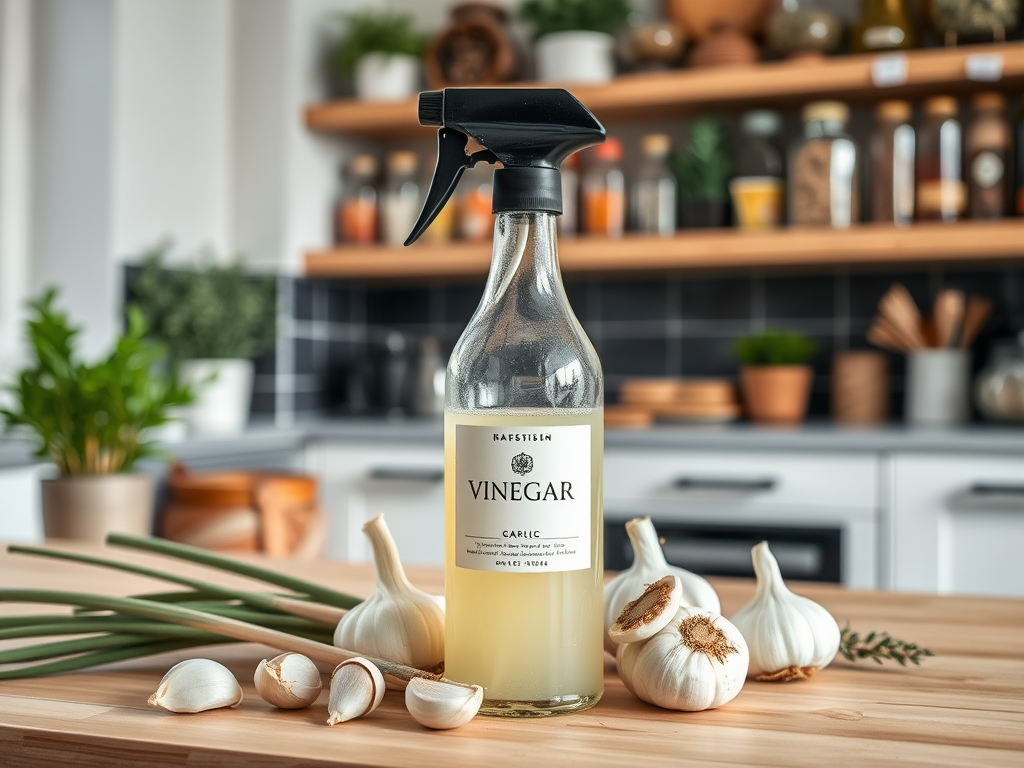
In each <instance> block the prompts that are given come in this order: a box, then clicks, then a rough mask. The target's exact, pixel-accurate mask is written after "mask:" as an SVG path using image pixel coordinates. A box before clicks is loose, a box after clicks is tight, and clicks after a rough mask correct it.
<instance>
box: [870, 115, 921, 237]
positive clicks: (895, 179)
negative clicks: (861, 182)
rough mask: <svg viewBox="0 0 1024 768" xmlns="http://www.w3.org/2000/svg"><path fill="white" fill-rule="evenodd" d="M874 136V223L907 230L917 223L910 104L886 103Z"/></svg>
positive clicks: (872, 187) (872, 147)
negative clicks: (909, 225) (887, 224)
mask: <svg viewBox="0 0 1024 768" xmlns="http://www.w3.org/2000/svg"><path fill="white" fill-rule="evenodd" d="M875 116H876V118H877V123H876V125H875V130H874V133H873V134H872V135H871V220H872V221H880V222H887V223H889V224H896V225H898V226H905V225H907V224H910V223H911V222H912V221H913V220H914V143H915V136H914V127H913V126H912V125H911V124H910V104H908V103H907V102H905V101H883V102H882V103H881V104H879V105H878V108H877V110H876V112H875Z"/></svg>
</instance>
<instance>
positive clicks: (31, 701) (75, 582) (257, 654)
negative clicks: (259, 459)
mask: <svg viewBox="0 0 1024 768" xmlns="http://www.w3.org/2000/svg"><path fill="white" fill-rule="evenodd" d="M62 546H64V547H65V548H69V549H77V550H79V551H89V548H88V547H84V546H71V545H66V544H65V545H62ZM91 551H93V552H95V551H96V550H95V549H93V550H91ZM116 556H118V557H122V558H124V559H127V560H130V561H132V562H137V563H143V564H151V565H156V567H161V566H163V567H166V564H167V563H168V561H167V560H161V559H160V558H156V557H153V556H148V555H142V554H135V553H124V552H122V551H120V550H119V551H118V552H117V555H116ZM158 561H159V563H158ZM275 567H277V568H279V569H280V570H282V571H285V572H290V573H294V574H296V575H301V576H303V577H304V578H309V579H315V580H318V581H322V582H323V583H326V584H331V585H332V586H335V587H336V588H338V589H342V590H343V591H348V592H351V593H354V594H364V595H365V594H369V593H370V591H371V590H372V588H373V579H374V577H373V571H372V567H370V566H364V565H358V566H356V565H348V564H344V563H337V562H296V561H278V562H277V563H276V565H275ZM175 570H177V571H178V572H180V573H182V574H192V575H197V576H200V575H201V576H202V577H204V578H207V579H208V580H213V579H211V578H210V573H211V572H210V571H209V570H207V569H203V568H200V567H198V566H189V565H180V566H175ZM408 572H409V576H410V578H411V579H412V581H413V582H414V583H416V584H417V585H419V586H420V587H422V588H424V589H426V590H427V591H429V592H434V593H440V592H441V591H442V573H441V572H440V570H437V569H427V568H409V569H408ZM216 580H218V581H221V582H224V583H226V584H238V585H251V582H246V581H245V580H243V579H236V578H234V577H219V578H217V579H216ZM712 582H713V583H714V585H715V587H716V589H718V591H719V594H720V596H721V598H722V606H723V608H724V611H725V615H726V616H731V615H732V614H733V613H735V611H736V610H737V609H738V608H739V607H740V606H741V605H742V604H743V603H745V602H746V601H747V600H748V599H749V597H750V596H751V594H752V593H753V583H752V582H749V581H745V580H730V579H713V580H712ZM0 587H19V588H28V587H31V588H44V589H72V590H76V591H93V592H105V593H109V594H131V593H138V592H141V591H162V590H165V589H167V586H166V585H165V584H163V583H157V582H153V581H151V580H148V579H144V578H140V577H134V576H129V575H126V574H117V573H111V572H107V571H104V570H101V569H98V568H91V567H88V566H80V565H75V564H73V563H64V562H54V561H48V560H43V559H38V558H30V557H25V556H20V555H19V556H16V555H8V554H0ZM796 591H797V592H800V593H803V594H806V595H807V596H809V597H811V598H813V599H815V600H817V601H818V602H820V603H822V604H823V605H824V606H825V607H826V608H828V609H829V610H830V611H831V612H832V614H833V615H834V616H835V617H836V618H837V620H838V621H839V623H840V625H841V626H842V625H843V624H844V622H846V621H847V620H848V621H849V622H850V624H851V626H852V627H853V628H854V629H856V630H858V631H860V632H867V631H871V630H884V631H888V632H889V633H891V634H892V635H894V636H895V637H899V638H902V639H905V640H909V641H912V642H916V643H918V644H919V645H922V646H925V647H927V648H930V649H931V650H933V651H934V652H935V653H936V654H937V655H936V657H935V658H930V659H925V660H924V662H923V665H922V666H921V667H919V668H910V669H903V668H901V667H899V666H897V665H895V664H892V665H889V664H887V665H885V666H878V665H876V664H875V663H873V662H870V661H862V662H859V663H857V664H852V663H849V662H846V661H845V660H843V659H838V660H836V661H835V662H833V664H832V665H831V666H829V667H828V668H827V669H825V670H823V671H822V672H820V673H819V674H818V675H816V676H815V677H814V678H812V679H811V680H808V681H803V682H796V683H758V682H747V684H746V686H745V687H744V689H743V690H742V691H741V693H740V694H739V696H737V697H736V699H734V700H733V701H732V702H730V703H729V704H726V705H725V706H723V707H721V708H720V709H717V710H709V711H705V712H691V713H687V712H672V711H668V710H663V709H658V708H657V707H653V706H650V705H647V704H645V703H643V702H641V701H639V700H638V699H636V698H634V697H633V696H632V695H631V694H630V693H629V692H628V691H627V690H626V689H625V688H624V686H623V685H622V683H621V682H620V681H619V679H618V676H617V675H616V673H615V665H614V662H613V661H612V660H611V659H610V657H609V658H608V662H609V663H608V665H607V667H606V671H605V693H604V698H603V699H602V701H601V702H600V704H598V706H597V707H595V708H594V709H592V710H590V711H588V712H584V713H581V714H578V715H569V716H562V717H552V718H543V719H536V720H525V721H524V720H517V721H509V720H503V719H500V718H491V717H483V716H481V717H477V718H476V719H475V720H473V721H472V722H471V723H470V724H469V725H467V726H465V727H463V728H460V729H457V730H454V731H445V732H434V731H429V730H426V729H424V728H422V727H420V726H419V725H418V724H417V723H416V722H415V721H414V720H413V719H412V718H411V717H410V716H409V715H408V713H407V712H406V711H405V707H404V700H403V698H402V694H400V693H398V692H394V691H389V692H388V693H387V695H385V697H384V702H383V704H382V705H381V707H380V708H379V709H377V710H376V711H375V712H374V713H372V714H371V715H370V716H369V717H367V718H364V719H362V720H357V721H353V722H349V723H344V724H341V725H337V726H334V727H328V726H327V725H326V724H325V721H326V719H327V712H326V699H327V692H326V690H325V691H324V693H323V694H322V696H321V698H320V700H319V701H318V702H317V704H315V705H314V706H313V707H310V708H308V709H304V710H298V711H283V710H276V709H274V708H272V707H271V706H270V705H268V704H266V703H264V702H263V701H262V700H261V699H260V698H259V696H258V695H257V694H256V692H255V690H254V688H253V684H252V675H253V671H254V669H255V667H256V665H257V664H258V663H259V660H260V659H262V658H269V657H270V656H271V655H273V654H274V652H273V651H272V650H270V649H267V648H265V647H262V646H254V645H243V644H237V645H227V646H217V647H211V648H207V649H198V650H194V651H189V652H185V653H175V654H166V655H164V656H160V657H155V658H150V659H143V660H138V661H133V662H126V663H121V664H118V665H113V666H107V667H103V668H99V669H94V670H91V671H87V672H81V673H73V674H65V675H56V676H50V677H43V678H35V679H30V680H13V681H0V766H29V765H58V764H61V763H64V764H67V765H71V766H76V767H78V766H85V767H88V766H97V767H100V766H102V767H103V768H108V767H109V766H143V765H144V766H172V765H173V766H177V765H190V766H193V765H202V766H207V765H224V764H229V765H230V764H237V765H247V766H259V767H260V768H264V767H272V766H295V765H351V766H355V765H359V766H363V765H366V766H413V765H414V766H439V767H440V766H445V767H446V768H447V767H448V766H483V765H487V766H502V765H508V766H519V765H525V764H533V765H555V764H560V765H587V766H609V767H612V766H614V767H615V768H621V766H623V765H648V764H652V765H686V764H693V765H711V766H713V765H729V766H738V765H751V766H783V765H786V766H820V765H837V764H849V765H866V764H869V763H870V764H877V765H886V764H894V763H897V762H898V763H899V764H900V765H920V766H946V765H949V766H963V765H974V766H1003V765H1005V766H1017V767H1018V768H1019V766H1021V765H1024V601H1022V600H1003V599H983V598H962V597H955V598H954V597H937V596H929V595H911V594H896V593H884V592H859V591H850V590H845V589H841V588H838V587H831V586H820V585H816V586H803V585H797V586H796ZM33 609H35V606H31V607H30V606H11V605H2V606H0V613H5V614H10V613H16V612H24V611H27V610H33ZM39 610H45V611H48V612H51V611H53V607H41V608H39ZM13 642H14V641H8V646H9V645H10V644H12V643H13ZM193 656H206V657H209V658H214V659H217V660H219V661H222V662H224V663H225V664H226V665H227V666H228V667H229V668H230V669H231V670H232V671H233V672H234V673H235V675H236V677H237V678H238V680H239V682H240V683H241V685H242V689H243V691H244V700H243V701H242V704H241V706H239V707H238V708H237V709H226V710H225V709H222V710H216V711H212V712H205V713H202V714H198V715H173V714H171V713H168V712H165V711H163V710H158V709H155V708H153V707H149V706H147V704H146V699H147V698H148V697H149V695H150V694H151V693H152V692H153V691H154V690H155V689H156V686H157V683H158V682H159V680H160V678H161V677H162V676H163V674H164V672H166V670H167V669H168V668H169V667H170V666H171V665H172V664H174V663H176V662H177V661H180V660H181V659H183V658H190V657H193Z"/></svg>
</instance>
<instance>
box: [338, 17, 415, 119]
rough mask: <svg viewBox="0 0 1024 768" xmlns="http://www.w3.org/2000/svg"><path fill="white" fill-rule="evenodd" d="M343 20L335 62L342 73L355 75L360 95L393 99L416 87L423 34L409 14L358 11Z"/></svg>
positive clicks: (409, 92) (386, 99) (369, 99)
mask: <svg viewBox="0 0 1024 768" xmlns="http://www.w3.org/2000/svg"><path fill="white" fill-rule="evenodd" d="M345 22H346V27H347V29H346V32H345V36H344V38H342V40H341V41H340V42H339V43H338V45H337V48H335V51H334V65H335V67H336V68H337V69H338V71H339V72H340V73H341V74H344V75H349V76H354V78H355V87H356V95H357V96H358V97H359V98H361V99H365V100H367V101H395V100H399V99H404V98H407V97H409V96H411V95H413V94H414V93H416V91H418V90H419V85H420V66H421V64H420V57H421V56H422V55H423V49H424V48H425V46H426V36H424V35H422V34H421V33H419V32H417V31H416V29H415V27H414V26H413V19H412V16H410V15H408V14H404V13H393V12H389V11H379V12H378V11H361V12H359V13H353V14H351V15H348V16H345Z"/></svg>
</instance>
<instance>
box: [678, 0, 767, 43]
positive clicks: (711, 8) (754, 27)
mask: <svg viewBox="0 0 1024 768" xmlns="http://www.w3.org/2000/svg"><path fill="white" fill-rule="evenodd" d="M772 2H773V0H715V2H713V3H712V2H708V0H665V10H666V11H667V13H668V15H669V18H670V19H672V21H673V22H675V24H676V26H678V27H681V28H682V29H683V31H684V32H685V33H686V34H687V36H688V37H690V38H692V39H694V40H698V41H699V40H703V39H704V38H705V37H707V36H708V35H710V34H711V33H712V31H714V29H715V27H717V26H720V25H722V24H728V25H730V26H731V27H734V28H735V29H737V30H739V31H740V32H742V33H743V34H744V35H748V36H756V35H757V34H758V33H759V32H760V31H761V26H762V25H763V23H764V17H765V14H766V13H767V12H768V9H769V8H771V5H772Z"/></svg>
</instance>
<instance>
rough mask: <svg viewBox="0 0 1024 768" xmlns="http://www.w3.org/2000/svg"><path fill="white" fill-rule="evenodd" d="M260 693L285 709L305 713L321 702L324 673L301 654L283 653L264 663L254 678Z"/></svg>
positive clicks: (268, 701) (263, 697)
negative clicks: (304, 710)
mask: <svg viewBox="0 0 1024 768" xmlns="http://www.w3.org/2000/svg"><path fill="white" fill-rule="evenodd" d="M253 683H254V684H255V685H256V692H257V693H258V694H259V695H260V698H261V699H263V700H264V701H265V702H267V703H268V704H273V705H274V706H275V707H280V708H281V709H302V708H303V707H308V706H309V705H310V704H312V703H313V702H314V701H316V700H317V699H318V698H320V689H321V687H322V685H323V684H322V683H321V681H320V670H319V669H317V668H316V664H314V663H313V662H312V661H310V660H309V659H308V658H306V657H305V656H303V655H302V654H301V653H282V654H281V655H280V656H275V657H274V658H273V659H271V660H270V661H267V660H266V659H264V660H263V661H261V662H260V665H259V666H258V667H256V674H254V675H253Z"/></svg>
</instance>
